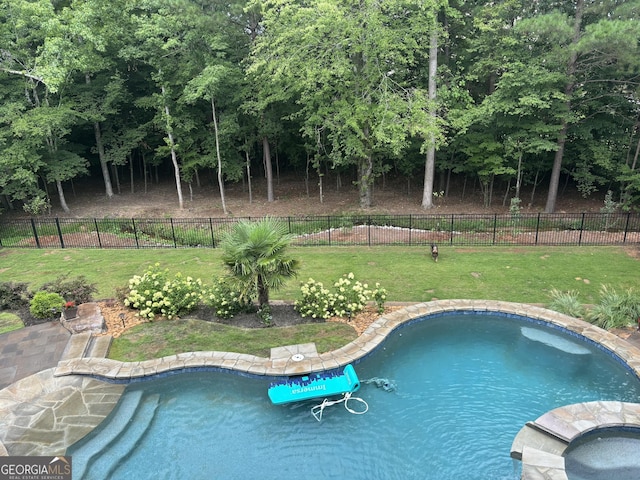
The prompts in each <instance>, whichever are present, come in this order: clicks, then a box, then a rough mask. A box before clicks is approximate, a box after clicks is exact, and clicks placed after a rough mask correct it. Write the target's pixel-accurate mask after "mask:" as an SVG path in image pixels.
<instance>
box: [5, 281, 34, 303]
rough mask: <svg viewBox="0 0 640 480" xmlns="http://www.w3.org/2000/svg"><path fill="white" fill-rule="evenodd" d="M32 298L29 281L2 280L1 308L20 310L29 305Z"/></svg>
mask: <svg viewBox="0 0 640 480" xmlns="http://www.w3.org/2000/svg"><path fill="white" fill-rule="evenodd" d="M30 300H31V294H30V293H29V290H28V284H27V283H22V282H0V310H20V309H21V308H24V307H28V306H29V301H30Z"/></svg>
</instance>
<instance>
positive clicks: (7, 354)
mask: <svg viewBox="0 0 640 480" xmlns="http://www.w3.org/2000/svg"><path fill="white" fill-rule="evenodd" d="M70 337H71V333H69V331H68V330H67V329H66V328H64V327H63V326H62V325H61V324H60V322H57V321H56V322H47V323H42V324H40V325H34V326H32V327H26V328H21V329H20V330H15V331H13V332H9V333H4V334H2V335H0V390H2V389H3V388H5V387H8V386H9V385H11V384H12V383H15V382H17V381H18V380H21V379H23V378H25V377H28V376H29V375H33V374H34V373H38V372H41V371H42V370H46V369H47V368H52V367H55V366H57V365H58V362H59V361H60V359H61V358H62V354H63V353H64V350H65V348H66V347H67V343H68V341H69V338H70Z"/></svg>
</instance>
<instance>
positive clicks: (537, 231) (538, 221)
mask: <svg viewBox="0 0 640 480" xmlns="http://www.w3.org/2000/svg"><path fill="white" fill-rule="evenodd" d="M539 232H540V212H538V219H537V221H536V243H535V244H534V245H538V233H539Z"/></svg>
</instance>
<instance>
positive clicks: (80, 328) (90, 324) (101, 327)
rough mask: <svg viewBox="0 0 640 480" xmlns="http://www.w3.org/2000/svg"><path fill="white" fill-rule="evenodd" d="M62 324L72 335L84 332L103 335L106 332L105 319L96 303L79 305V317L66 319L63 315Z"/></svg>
mask: <svg viewBox="0 0 640 480" xmlns="http://www.w3.org/2000/svg"><path fill="white" fill-rule="evenodd" d="M60 323H62V326H63V327H64V328H66V329H67V330H69V331H70V332H71V333H72V334H74V333H82V332H90V333H103V332H105V331H106V324H105V321H104V317H103V316H102V312H101V311H100V307H98V304H97V303H95V302H89V303H83V304H81V305H78V315H77V316H76V317H74V318H69V319H66V318H64V315H62V317H61V318H60Z"/></svg>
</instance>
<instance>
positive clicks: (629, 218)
mask: <svg viewBox="0 0 640 480" xmlns="http://www.w3.org/2000/svg"><path fill="white" fill-rule="evenodd" d="M630 220H631V212H627V221H626V222H625V224H624V235H623V236H622V243H627V232H628V231H629V221H630Z"/></svg>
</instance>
